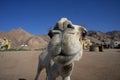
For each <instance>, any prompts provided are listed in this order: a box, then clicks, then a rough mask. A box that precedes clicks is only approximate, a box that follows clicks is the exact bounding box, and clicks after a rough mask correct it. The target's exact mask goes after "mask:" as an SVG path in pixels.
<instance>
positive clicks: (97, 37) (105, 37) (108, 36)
mask: <svg viewBox="0 0 120 80" xmlns="http://www.w3.org/2000/svg"><path fill="white" fill-rule="evenodd" d="M88 37H89V38H90V39H91V41H92V42H98V43H99V42H101V41H111V40H113V41H120V31H110V32H106V33H103V32H100V31H88Z"/></svg>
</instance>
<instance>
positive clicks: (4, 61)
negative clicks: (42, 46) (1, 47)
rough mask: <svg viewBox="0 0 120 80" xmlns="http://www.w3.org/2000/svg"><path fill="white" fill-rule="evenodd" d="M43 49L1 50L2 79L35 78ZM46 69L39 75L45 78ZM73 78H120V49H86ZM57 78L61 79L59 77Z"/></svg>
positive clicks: (31, 79)
mask: <svg viewBox="0 0 120 80" xmlns="http://www.w3.org/2000/svg"><path fill="white" fill-rule="evenodd" d="M40 53H41V51H10V52H8V51H5V52H0V80H34V77H35V75H36V72H37V65H38V56H39V55H40ZM45 75H46V74H45V70H43V71H42V73H41V75H40V76H39V79H40V80H45ZM71 79H72V80H120V49H106V50H104V52H89V51H84V53H83V57H82V59H81V60H80V61H78V62H75V67H74V70H73V73H72V76H71ZM57 80H61V77H58V78H57Z"/></svg>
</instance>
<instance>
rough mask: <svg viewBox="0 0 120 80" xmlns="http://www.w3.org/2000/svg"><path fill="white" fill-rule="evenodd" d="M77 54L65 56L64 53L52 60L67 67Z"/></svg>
mask: <svg viewBox="0 0 120 80" xmlns="http://www.w3.org/2000/svg"><path fill="white" fill-rule="evenodd" d="M76 56H77V54H72V55H66V54H64V53H60V54H58V55H57V56H55V57H54V58H53V60H54V61H55V62H56V63H58V64H61V65H68V64H71V63H72V62H73V61H74V60H75V57H76Z"/></svg>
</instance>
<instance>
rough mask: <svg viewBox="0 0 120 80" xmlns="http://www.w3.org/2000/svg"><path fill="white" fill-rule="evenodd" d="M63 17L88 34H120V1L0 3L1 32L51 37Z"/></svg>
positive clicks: (16, 0)
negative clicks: (84, 27) (50, 31)
mask: <svg viewBox="0 0 120 80" xmlns="http://www.w3.org/2000/svg"><path fill="white" fill-rule="evenodd" d="M61 17H66V18H68V19H70V20H71V21H72V22H73V24H78V25H84V26H86V28H87V29H88V30H97V31H102V32H107V31H112V30H120V0H0V31H4V32H8V31H10V30H12V29H17V28H20V27H21V28H23V29H24V30H26V31H27V32H29V33H31V34H47V32H48V30H49V29H50V28H51V27H52V26H54V24H55V23H56V22H57V21H58V20H59V19H60V18H61Z"/></svg>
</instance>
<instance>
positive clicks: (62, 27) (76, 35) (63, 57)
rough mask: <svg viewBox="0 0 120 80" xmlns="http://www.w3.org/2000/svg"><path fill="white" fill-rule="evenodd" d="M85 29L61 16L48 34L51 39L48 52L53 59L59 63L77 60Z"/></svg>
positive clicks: (63, 63) (80, 52)
mask: <svg viewBox="0 0 120 80" xmlns="http://www.w3.org/2000/svg"><path fill="white" fill-rule="evenodd" d="M86 33H87V31H86V29H85V28H84V27H82V26H79V25H74V24H72V22H71V21H69V20H68V19H67V18H61V19H60V20H59V21H58V22H57V23H56V25H55V26H54V27H53V29H51V30H50V31H49V33H48V35H49V36H50V38H51V41H50V42H49V45H48V52H49V54H50V56H51V57H52V59H53V61H54V62H56V63H59V64H61V65H68V64H71V63H72V62H73V61H75V60H79V58H80V57H81V56H82V52H83V41H82V40H83V39H84V37H85V35H86Z"/></svg>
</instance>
